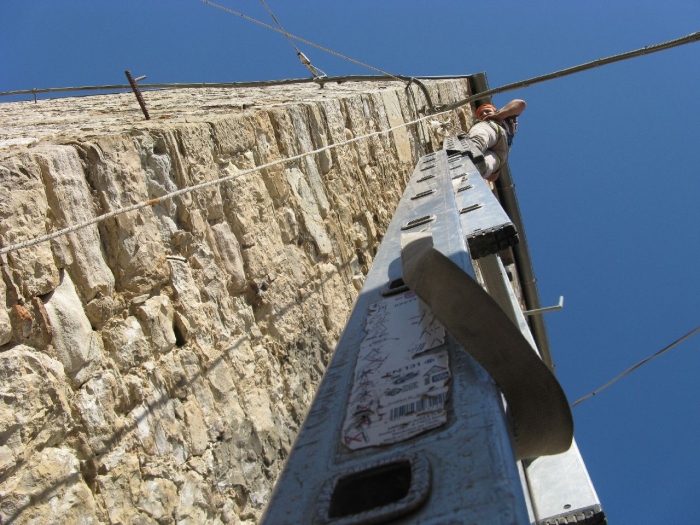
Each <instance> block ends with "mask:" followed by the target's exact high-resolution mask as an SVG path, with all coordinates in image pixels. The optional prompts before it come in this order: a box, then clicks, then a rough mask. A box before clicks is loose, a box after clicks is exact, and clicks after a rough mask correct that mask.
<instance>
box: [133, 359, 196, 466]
mask: <svg viewBox="0 0 700 525" xmlns="http://www.w3.org/2000/svg"><path fill="white" fill-rule="evenodd" d="M157 375H158V374H157V373H156V374H153V370H151V377H150V378H149V379H150V382H151V387H152V388H153V387H154V386H155V388H153V389H152V390H151V392H150V395H149V396H148V397H147V398H146V400H145V403H143V404H142V405H139V406H138V407H136V408H135V409H134V410H133V411H132V412H131V414H130V416H131V418H132V420H133V421H134V422H135V424H136V425H135V426H136V430H137V434H138V437H139V439H140V440H141V443H142V445H143V449H144V451H145V452H146V453H147V454H151V455H155V456H166V457H168V458H170V460H171V461H172V462H173V463H174V464H176V465H181V464H183V463H184V462H185V461H187V459H188V457H189V451H188V449H187V446H186V438H185V435H184V431H183V429H182V426H181V425H180V423H179V422H178V421H177V415H176V406H177V403H176V400H172V399H169V398H168V396H167V393H166V391H165V388H164V387H163V386H162V384H159V383H161V380H160V379H159V378H158V377H157Z"/></svg>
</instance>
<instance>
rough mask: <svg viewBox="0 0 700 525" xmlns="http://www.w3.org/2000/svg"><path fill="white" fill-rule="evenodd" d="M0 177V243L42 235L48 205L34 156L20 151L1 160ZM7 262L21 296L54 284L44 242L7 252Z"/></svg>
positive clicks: (55, 279) (54, 273) (55, 274)
mask: <svg viewBox="0 0 700 525" xmlns="http://www.w3.org/2000/svg"><path fill="white" fill-rule="evenodd" d="M0 180H2V184H1V185H0V242H1V243H2V246H7V245H9V244H14V243H19V242H22V241H27V240H31V239H33V238H35V237H39V236H41V235H45V234H46V232H47V226H48V225H47V224H46V214H47V211H48V208H49V205H48V202H47V198H46V193H45V191H44V185H43V183H42V179H41V169H40V168H39V165H38V164H37V162H36V158H35V157H34V156H32V155H27V154H22V155H20V156H17V157H10V158H9V159H6V160H4V161H1V163H0ZM7 262H8V264H9V266H10V268H11V272H12V273H11V278H12V279H13V281H14V282H15V283H16V285H17V287H18V288H19V290H20V291H21V293H22V294H23V296H24V297H25V298H31V297H34V296H37V295H43V294H47V293H49V292H50V291H51V290H53V289H54V288H55V287H56V286H58V281H59V276H58V268H56V265H55V264H54V259H53V255H52V253H51V248H50V246H49V245H47V244H39V245H36V246H32V247H29V248H24V249H22V250H19V251H16V252H11V253H9V254H7Z"/></svg>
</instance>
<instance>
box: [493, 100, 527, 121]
mask: <svg viewBox="0 0 700 525" xmlns="http://www.w3.org/2000/svg"><path fill="white" fill-rule="evenodd" d="M526 106H527V104H525V101H524V100H520V99H515V100H511V101H510V102H508V104H506V105H505V106H503V107H502V108H501V109H499V110H498V111H497V112H496V113H495V114H494V115H493V117H492V118H497V119H504V118H507V117H512V116H518V115H520V114H521V113H522V112H523V111H525V107H526Z"/></svg>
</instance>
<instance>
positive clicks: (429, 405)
mask: <svg viewBox="0 0 700 525" xmlns="http://www.w3.org/2000/svg"><path fill="white" fill-rule="evenodd" d="M445 401H447V392H443V393H442V394H438V395H437V396H430V397H422V398H421V399H419V400H418V401H413V402H411V403H406V404H405V405H401V406H400V407H396V408H392V409H391V411H390V412H389V420H390V421H395V420H397V419H400V418H402V417H404V416H407V415H408V414H412V413H414V412H418V413H420V412H426V411H428V410H432V409H434V408H436V407H441V406H442V405H444V404H445Z"/></svg>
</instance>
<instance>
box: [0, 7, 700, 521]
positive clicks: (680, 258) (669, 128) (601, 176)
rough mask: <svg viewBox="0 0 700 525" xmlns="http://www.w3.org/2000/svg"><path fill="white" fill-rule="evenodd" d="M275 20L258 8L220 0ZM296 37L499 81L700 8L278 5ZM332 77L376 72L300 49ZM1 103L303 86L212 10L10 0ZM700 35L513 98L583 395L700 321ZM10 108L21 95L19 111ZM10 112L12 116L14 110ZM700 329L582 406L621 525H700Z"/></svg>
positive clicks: (634, 40) (560, 64) (553, 288)
mask: <svg viewBox="0 0 700 525" xmlns="http://www.w3.org/2000/svg"><path fill="white" fill-rule="evenodd" d="M221 3H223V4H224V5H226V6H228V7H230V8H232V9H236V10H239V11H243V12H245V13H246V14H249V15H251V16H253V17H256V18H259V19H261V20H263V21H265V22H268V23H269V22H270V20H269V17H268V15H267V13H266V12H265V11H264V9H263V8H262V6H261V5H260V3H259V2H257V1H254V0H247V1H243V0H221ZM268 5H269V6H270V7H271V8H272V9H273V10H274V12H275V14H276V15H277V16H278V18H279V19H280V21H281V22H282V23H283V24H284V25H285V27H286V28H287V29H288V30H289V31H290V32H292V33H295V34H297V35H299V36H302V37H305V38H307V39H309V40H311V41H314V42H317V43H319V44H322V45H324V46H326V47H329V48H331V49H334V50H336V51H338V52H341V53H344V54H347V55H350V56H352V57H353V58H356V59H358V60H362V61H364V62H367V63H369V64H372V65H374V66H375V67H379V68H381V69H384V70H386V71H389V72H392V73H395V74H404V75H451V74H471V73H476V72H480V71H485V72H486V73H487V75H488V78H489V82H490V84H491V87H497V86H500V85H503V84H506V83H510V82H514V81H517V80H521V79H524V78H528V77H532V76H536V75H540V74H544V73H548V72H551V71H554V70H557V69H561V68H564V67H569V66H573V65H576V64H579V63H582V62H587V61H590V60H594V59H596V58H600V57H604V56H609V55H613V54H616V53H621V52H624V51H628V50H632V49H636V48H639V47H643V46H646V45H651V44H655V43H658V42H662V41H666V40H671V39H674V38H678V37H680V36H684V35H687V34H690V33H693V32H696V31H698V30H700V23H699V21H700V2H697V0H686V1H670V2H666V3H664V4H663V5H662V4H661V3H660V2H651V1H644V0H641V1H634V2H632V1H618V2H609V1H602V0H592V1H587V2H576V3H575V2H566V3H565V2H557V1H539V0H535V1H529V2H519V3H515V2H505V1H494V2H489V3H488V6H489V8H488V11H486V10H485V8H484V7H483V6H485V5H487V4H484V3H483V2H482V3H480V4H478V5H477V4H473V3H469V2H464V1H456V0H455V1H450V0H433V1H431V2H410V1H405V0H404V1H398V0H383V1H376V0H375V1H369V0H354V1H352V2H344V3H339V2H328V1H321V0H303V1H302V0H300V1H295V2H284V1H282V0H269V1H268ZM300 47H301V49H302V50H303V51H304V52H305V53H306V54H307V55H308V56H309V57H310V58H311V60H312V62H313V63H314V64H315V65H316V66H318V67H320V68H321V69H323V70H324V71H326V73H328V74H329V75H344V74H371V72H370V71H366V70H363V69H361V68H359V67H358V66H355V65H353V64H351V63H349V62H345V61H342V60H340V59H338V58H335V57H332V56H330V55H327V54H325V53H323V52H321V51H318V50H316V49H313V48H309V47H308V46H305V45H303V44H300ZM0 56H2V57H3V67H2V69H0V91H10V90H17V89H30V88H34V87H37V88H43V87H63V86H79V85H98V84H113V83H124V82H125V78H124V73H123V72H124V70H125V69H129V70H131V72H132V73H133V74H134V75H135V76H138V75H144V74H145V75H148V80H147V82H229V81H244V80H268V79H282V78H298V77H304V76H306V70H305V69H303V68H302V66H301V65H300V64H299V63H298V61H297V60H296V58H295V56H294V52H293V50H292V49H291V47H290V46H289V44H288V43H287V41H286V40H285V39H284V37H283V36H281V35H279V34H277V33H273V32H272V31H269V30H266V29H264V28H261V27H259V26H256V25H254V24H252V23H250V22H247V21H245V20H242V19H240V18H238V17H235V16H233V15H230V14H228V13H225V12H222V11H220V10H217V9H215V8H212V7H210V6H207V5H205V4H203V3H202V2H199V1H197V0H169V1H168V2H167V3H166V2H165V1H164V0H120V1H118V2H96V1H94V0H62V1H61V2H56V1H52V0H35V1H25V2H21V3H20V2H17V3H15V2H5V5H3V9H2V17H0ZM699 56H700V43H695V44H689V45H686V46H683V47H680V48H676V49H672V50H669V51H664V52H661V53H658V54H655V55H651V56H647V57H640V58H636V59H633V60H630V61H627V62H623V63H619V64H614V65H610V66H605V67H602V68H598V69H595V70H591V71H588V72H584V73H581V74H578V75H575V76H571V77H567V78H564V79H559V80H554V81H551V82H548V83H546V84H542V85H538V86H533V87H530V88H527V89H523V90H520V91H517V92H514V93H512V94H505V95H499V96H497V97H496V98H495V102H496V104H504V103H506V102H507V101H508V100H509V99H510V98H514V97H518V98H524V99H525V100H527V102H528V109H527V111H526V112H525V113H524V114H523V116H522V118H521V121H520V127H519V133H518V136H517V137H516V140H515V144H514V147H513V151H512V153H511V157H510V165H511V170H512V172H513V176H514V178H515V183H516V186H517V193H518V197H519V200H520V206H521V211H522V214H523V218H524V221H525V226H526V228H527V236H528V242H529V246H530V250H531V252H532V257H533V260H534V266H535V272H536V275H537V277H538V284H539V287H540V295H541V298H542V302H543V305H545V306H547V305H550V304H555V303H556V302H557V301H558V298H559V295H564V296H565V307H564V310H563V311H561V312H555V313H551V314H548V316H547V326H548V329H549V335H550V343H551V347H552V352H553V356H554V359H555V361H556V364H557V374H558V377H559V379H560V381H561V383H562V385H563V386H564V389H565V391H566V393H567V395H568V397H569V399H570V401H572V402H573V401H575V400H576V399H578V398H579V397H582V396H583V395H585V394H587V393H588V392H590V391H591V390H593V389H595V388H597V387H599V386H600V385H602V384H603V383H605V382H606V381H608V380H609V379H611V378H612V377H614V376H616V375H617V374H618V373H619V372H621V371H622V370H624V369H625V368H627V367H629V366H631V365H632V364H634V363H636V362H637V361H639V360H641V359H643V358H645V357H647V356H648V355H650V354H652V353H654V352H656V351H658V350H659V349H661V348H662V347H664V346H665V345H667V344H669V343H670V342H672V341H674V340H675V339H677V338H678V337H680V336H681V335H683V334H685V333H687V332H688V331H690V330H691V329H693V328H694V327H696V326H698V325H700V293H699V292H700V286H699V285H698V279H697V277H696V276H695V271H696V268H697V261H698V260H700V234H698V223H699V222H700V207H699V206H698V203H697V201H698V197H699V196H700V176H699V175H700V173H699V171H700V170H699V168H698V166H699V165H700V149H699V148H698V139H697V137H696V134H697V133H698V122H700V102H698V97H697V94H698V93H700V58H699ZM4 100H7V99H4ZM0 111H2V106H0ZM699 370H700V335H698V336H696V337H695V338H693V339H691V340H689V341H687V342H686V343H684V344H683V345H681V346H679V347H677V348H675V349H674V350H672V351H671V352H670V353H668V354H666V355H664V356H662V357H660V358H659V359H657V360H655V361H652V362H651V363H650V364H648V365H646V366H644V367H642V368H641V369H639V370H638V371H636V372H634V373H633V374H631V375H630V376H628V377H626V378H624V379H623V380H621V381H620V382H619V383H617V384H616V385H614V386H613V387H611V388H610V389H609V390H606V391H605V392H603V393H601V394H600V395H599V396H597V397H595V398H593V399H591V400H589V401H586V402H585V403H583V404H582V405H580V406H577V407H576V408H575V409H574V411H573V412H574V419H575V422H576V436H577V440H578V443H579V446H580V448H581V451H582V454H583V456H584V459H585V461H586V463H587V466H588V469H589V472H590V475H591V477H592V479H593V482H594V484H595V487H596V489H597V491H598V493H599V496H600V499H601V501H602V503H603V505H604V507H605V509H606V512H607V514H608V516H609V518H610V522H611V523H615V524H616V525H619V524H626V523H635V524H636V523H641V524H659V523H673V522H681V521H683V520H684V522H687V523H693V522H695V521H696V520H697V511H696V510H695V509H694V506H693V503H694V501H695V497H696V495H697V494H698V492H699V490H700V450H699V449H698V442H699V441H700V416H698V404H699V402H700V382H699V381H698V380H697V373H698V371H699Z"/></svg>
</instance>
